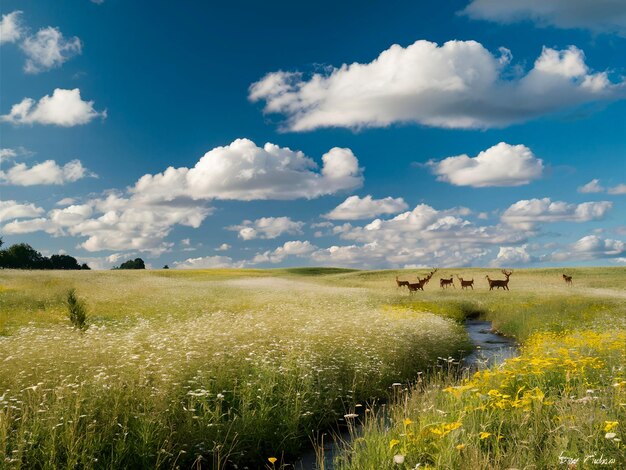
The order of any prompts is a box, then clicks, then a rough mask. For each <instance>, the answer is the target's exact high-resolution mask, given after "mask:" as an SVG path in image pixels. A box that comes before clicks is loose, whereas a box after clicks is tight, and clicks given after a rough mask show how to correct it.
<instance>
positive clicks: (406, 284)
mask: <svg viewBox="0 0 626 470" xmlns="http://www.w3.org/2000/svg"><path fill="white" fill-rule="evenodd" d="M396 284H397V285H398V287H403V286H407V287H408V286H409V281H401V280H400V279H398V276H396Z"/></svg>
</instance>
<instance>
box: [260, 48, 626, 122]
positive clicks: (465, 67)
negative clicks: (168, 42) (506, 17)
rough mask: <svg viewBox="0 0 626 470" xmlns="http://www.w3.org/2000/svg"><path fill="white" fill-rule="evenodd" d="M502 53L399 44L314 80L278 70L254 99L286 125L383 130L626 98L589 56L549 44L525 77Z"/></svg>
mask: <svg viewBox="0 0 626 470" xmlns="http://www.w3.org/2000/svg"><path fill="white" fill-rule="evenodd" d="M500 52H501V54H500V55H499V56H496V55H494V54H492V53H491V52H489V51H488V50H487V49H486V48H485V47H484V46H483V45H482V44H480V43H478V42H476V41H449V42H446V43H445V44H443V45H442V46H438V45H437V44H436V43H433V42H429V41H424V40H421V41H416V42H415V43H414V44H412V45H410V46H408V47H401V46H399V45H393V46H391V47H390V48H389V49H387V50H385V51H383V52H382V53H381V54H380V55H379V56H378V57H377V58H376V59H375V60H373V61H372V62H370V63H365V64H360V63H353V64H350V65H347V64H344V65H342V66H341V67H339V68H332V69H329V70H330V71H329V72H327V73H323V74H322V73H316V74H314V75H313V76H311V77H310V78H309V79H308V80H307V79H306V78H305V77H304V75H303V74H302V73H299V72H284V71H279V72H272V73H269V74H267V75H266V76H265V77H263V78H262V79H261V80H260V81H258V82H256V83H254V84H252V85H251V87H250V93H249V98H250V100H251V101H264V102H265V108H264V111H265V112H266V113H281V114H283V115H285V116H286V118H287V120H286V123H285V127H286V128H287V129H289V130H292V131H308V130H313V129H316V128H320V127H348V128H362V127H383V126H388V125H390V124H392V123H397V122H414V123H418V124H423V125H427V126H434V127H444V128H466V129H467V128H490V127H503V126H507V125H510V124H514V123H519V122H523V121H527V120H529V119H533V118H536V117H539V116H543V115H545V114H549V113H553V112H556V111H560V110H563V109H568V108H572V107H574V106H577V105H580V104H583V103H588V102H593V101H597V100H607V101H610V100H616V99H622V98H623V97H624V96H625V91H624V88H625V86H624V82H620V83H618V84H613V83H611V82H610V81H609V79H608V76H607V74H606V73H605V72H600V73H593V72H591V71H590V70H589V68H588V66H587V65H586V64H585V60H584V54H583V52H582V51H581V50H580V49H578V48H576V47H574V46H571V47H569V48H568V49H566V50H555V49H550V48H547V47H544V49H543V51H542V53H541V55H540V57H539V58H538V59H537V60H536V61H535V64H534V67H533V68H532V69H531V70H530V71H528V72H527V73H526V74H525V75H521V76H518V77H516V78H512V79H511V78H509V77H510V75H511V73H510V70H509V62H510V59H511V53H510V51H508V50H507V49H504V48H501V49H500Z"/></svg>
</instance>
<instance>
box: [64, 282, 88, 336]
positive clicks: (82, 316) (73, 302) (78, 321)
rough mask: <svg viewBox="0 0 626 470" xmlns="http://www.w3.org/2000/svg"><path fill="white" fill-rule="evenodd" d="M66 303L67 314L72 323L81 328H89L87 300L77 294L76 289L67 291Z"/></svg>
mask: <svg viewBox="0 0 626 470" xmlns="http://www.w3.org/2000/svg"><path fill="white" fill-rule="evenodd" d="M65 303H66V306H67V316H68V318H69V319H70V322H71V323H72V325H74V327H75V328H78V329H79V330H85V329H87V307H86V305H85V302H84V301H83V300H81V299H79V298H78V297H77V296H76V289H70V290H68V291H67V296H66V300H65Z"/></svg>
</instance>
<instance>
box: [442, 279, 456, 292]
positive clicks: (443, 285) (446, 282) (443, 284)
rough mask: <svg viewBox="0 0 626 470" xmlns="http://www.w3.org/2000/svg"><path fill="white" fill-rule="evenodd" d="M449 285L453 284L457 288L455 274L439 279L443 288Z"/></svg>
mask: <svg viewBox="0 0 626 470" xmlns="http://www.w3.org/2000/svg"><path fill="white" fill-rule="evenodd" d="M448 286H452V287H454V288H455V289H456V286H455V285H454V276H450V279H444V278H441V279H439V287H441V288H442V289H443V288H444V287H445V288H446V289H447V288H448Z"/></svg>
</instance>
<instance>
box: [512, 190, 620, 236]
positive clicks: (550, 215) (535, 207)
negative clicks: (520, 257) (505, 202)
mask: <svg viewBox="0 0 626 470" xmlns="http://www.w3.org/2000/svg"><path fill="white" fill-rule="evenodd" d="M612 207H613V204H612V203H611V202H609V201H597V202H583V203H581V204H569V203H567V202H562V201H552V200H551V199H550V198H547V197H546V198H543V199H524V200H521V201H517V202H516V203H514V204H512V205H511V206H510V207H509V208H508V209H506V210H505V211H504V213H503V214H502V216H501V220H502V222H504V223H505V224H508V225H511V226H513V227H519V228H525V229H530V228H532V227H534V226H535V225H536V224H538V223H541V222H589V221H591V220H600V219H603V218H604V217H605V215H606V214H607V212H608V211H609V210H610V209H611V208H612Z"/></svg>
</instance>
